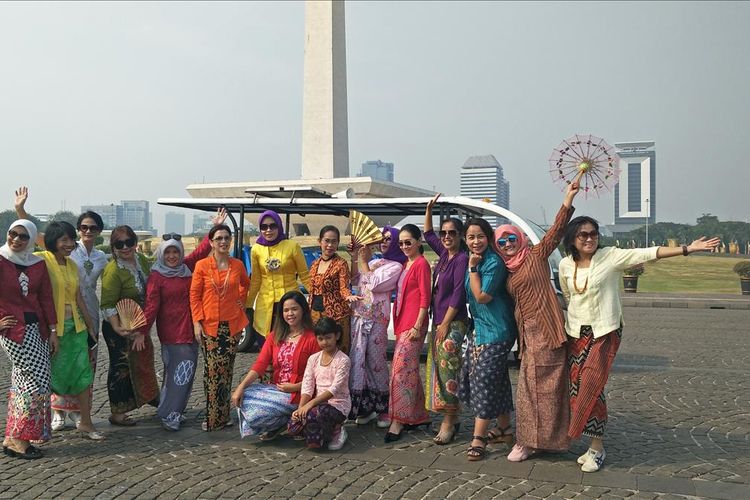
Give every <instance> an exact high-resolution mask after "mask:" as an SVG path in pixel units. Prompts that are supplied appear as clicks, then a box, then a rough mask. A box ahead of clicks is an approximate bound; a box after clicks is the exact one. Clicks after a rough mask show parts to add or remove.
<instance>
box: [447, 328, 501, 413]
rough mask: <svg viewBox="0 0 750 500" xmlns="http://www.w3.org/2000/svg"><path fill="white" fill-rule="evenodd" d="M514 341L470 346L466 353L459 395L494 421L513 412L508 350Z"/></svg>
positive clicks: (472, 342) (471, 337)
mask: <svg viewBox="0 0 750 500" xmlns="http://www.w3.org/2000/svg"><path fill="white" fill-rule="evenodd" d="M512 346H513V342H497V343H494V344H482V345H474V336H473V335H470V336H469V346H468V348H467V349H466V352H465V354H464V361H463V363H462V366H461V377H460V382H459V391H458V395H459V398H460V399H461V402H462V403H463V404H464V406H466V407H467V408H469V409H471V412H472V413H473V414H474V416H475V417H477V418H481V419H484V420H492V419H494V418H497V417H498V416H499V415H504V414H506V413H510V412H511V411H513V389H512V387H511V385H510V375H508V353H509V352H510V348H511V347H512Z"/></svg>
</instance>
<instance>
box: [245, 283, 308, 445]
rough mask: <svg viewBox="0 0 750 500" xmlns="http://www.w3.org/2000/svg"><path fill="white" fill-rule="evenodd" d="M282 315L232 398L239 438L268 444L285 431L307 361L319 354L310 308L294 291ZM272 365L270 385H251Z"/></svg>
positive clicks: (285, 301) (283, 299) (283, 300)
mask: <svg viewBox="0 0 750 500" xmlns="http://www.w3.org/2000/svg"><path fill="white" fill-rule="evenodd" d="M279 303H280V304H281V315H280V317H277V318H276V322H275V323H274V325H273V332H271V334H269V335H268V337H267V338H266V342H265V343H264V344H263V349H262V350H261V351H260V354H259V355H258V359H257V360H256V361H255V364H254V365H253V367H252V368H251V369H250V371H249V372H248V373H247V375H245V378H244V379H243V380H242V382H240V384H239V385H238V386H237V388H236V389H235V390H234V393H233V394H232V402H233V403H234V405H235V406H236V407H237V413H238V414H239V417H240V435H241V436H242V437H245V436H254V435H259V437H260V439H261V440H263V441H269V440H271V439H273V438H275V437H276V436H278V435H279V433H280V432H281V431H282V430H284V429H285V428H286V426H287V424H288V423H289V419H290V417H291V416H292V412H293V411H294V410H296V409H297V405H299V401H300V389H301V388H302V378H303V376H304V374H305V367H306V366H307V358H309V357H310V356H311V355H312V354H315V353H316V352H318V351H320V346H319V345H318V341H317V340H316V339H315V333H313V325H312V319H311V317H310V307H309V306H308V305H307V301H306V300H305V296H304V295H302V294H301V293H300V292H298V291H297V290H293V291H291V292H287V293H285V294H284V295H283V296H282V297H281V300H280V301H279ZM269 364H273V379H272V380H271V383H270V384H254V383H253V382H255V381H256V380H258V379H259V378H260V375H261V374H264V373H266V368H268V365H269Z"/></svg>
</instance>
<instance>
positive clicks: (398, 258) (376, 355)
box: [349, 226, 406, 429]
mask: <svg viewBox="0 0 750 500" xmlns="http://www.w3.org/2000/svg"><path fill="white" fill-rule="evenodd" d="M382 234H383V241H382V242H381V243H380V252H381V253H382V255H383V258H381V259H373V258H372V250H371V248H370V247H367V246H365V247H359V246H357V247H352V248H351V255H352V284H353V285H354V286H356V287H357V300H356V301H354V302H353V303H352V344H351V349H350V350H349V359H350V360H351V370H350V372H349V392H350V394H351V396H352V409H351V413H350V415H349V418H352V419H356V423H357V424H358V425H364V424H366V423H368V422H370V421H372V420H373V419H377V426H378V427H380V428H383V429H384V428H386V427H388V426H389V425H390V424H391V419H390V417H389V416H388V398H389V389H388V380H389V376H388V355H387V352H386V351H387V349H388V323H389V322H390V319H391V294H392V293H393V291H394V290H395V289H396V287H397V286H398V278H399V276H400V275H401V269H402V266H403V264H404V262H406V256H405V255H404V253H403V252H402V251H401V250H400V249H399V248H398V229H397V228H395V227H391V226H385V227H384V228H383V231H382Z"/></svg>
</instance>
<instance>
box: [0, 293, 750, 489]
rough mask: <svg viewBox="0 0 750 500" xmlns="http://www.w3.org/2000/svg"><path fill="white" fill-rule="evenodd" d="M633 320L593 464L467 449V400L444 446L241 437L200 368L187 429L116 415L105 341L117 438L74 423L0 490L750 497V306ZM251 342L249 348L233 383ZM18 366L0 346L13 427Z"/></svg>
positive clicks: (630, 312)
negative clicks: (601, 447) (213, 414)
mask: <svg viewBox="0 0 750 500" xmlns="http://www.w3.org/2000/svg"><path fill="white" fill-rule="evenodd" d="M625 321H626V323H625V328H624V333H623V343H622V345H621V347H620V353H619V355H618V358H617V361H616V364H615V368H614V370H613V373H612V374H611V377H610V381H609V384H608V393H607V398H608V404H609V413H610V422H609V426H608V429H607V436H606V443H605V444H606V449H607V460H606V463H605V467H604V468H603V469H602V471H600V472H598V473H595V474H584V473H582V472H581V471H580V468H579V467H578V466H577V465H576V464H575V459H576V457H577V456H578V455H580V454H581V453H583V452H584V451H585V449H586V444H585V443H584V442H577V443H574V444H573V445H572V446H571V449H570V451H569V452H568V453H564V454H539V455H537V456H535V457H534V458H532V459H530V460H528V461H526V462H524V463H521V464H511V463H509V462H508V461H507V460H506V458H505V457H506V455H507V453H508V451H509V450H508V449H507V448H506V447H505V446H492V445H491V447H490V449H491V453H490V454H489V457H488V458H487V459H486V460H484V461H482V462H468V461H467V460H466V453H465V452H466V448H467V446H468V441H469V439H470V436H471V427H472V419H471V417H470V415H468V414H466V413H464V414H463V415H462V428H461V432H460V433H459V435H458V437H457V439H456V441H455V442H454V443H452V444H451V445H448V446H436V445H434V444H433V443H432V433H430V432H427V431H424V430H417V431H410V432H408V433H406V437H405V438H404V439H403V440H401V441H399V442H397V443H394V444H392V445H386V444H385V443H383V434H384V431H383V430H381V429H377V428H376V427H375V426H374V425H367V426H361V427H358V426H356V425H354V424H347V429H348V431H349V435H350V441H349V442H348V443H347V445H346V446H345V447H344V449H343V450H341V451H339V452H329V451H322V452H312V451H309V450H306V449H304V447H303V446H302V444H301V443H300V442H297V441H293V440H291V439H286V438H280V439H277V440H276V441H273V442H270V443H260V442H258V441H257V440H256V439H254V438H248V439H244V440H242V439H240V437H239V433H238V432H237V428H236V427H232V428H228V429H225V430H222V431H219V432H211V433H206V432H202V431H201V430H200V425H201V422H202V419H203V404H204V396H203V384H202V373H201V370H199V371H198V374H197V377H196V382H195V386H194V388H193V396H192V398H191V400H190V403H189V405H188V412H187V416H188V420H187V421H186V422H185V425H184V427H183V429H182V430H181V431H179V432H169V431H166V430H164V429H162V427H161V426H160V425H159V422H158V420H157V418H156V414H155V409H154V408H151V407H144V408H142V409H140V410H138V411H135V412H133V414H132V415H133V417H134V418H135V419H136V420H137V421H138V425H137V426H135V427H133V428H120V427H113V426H111V425H110V424H109V423H108V422H107V421H106V418H107V416H108V415H109V405H108V402H107V393H106V366H107V353H106V348H105V347H104V345H103V344H101V349H100V354H99V367H98V369H97V374H96V382H95V401H94V409H95V422H96V423H97V425H98V427H99V428H100V430H103V431H105V432H107V436H108V439H107V440H106V441H105V442H103V443H95V442H92V441H88V440H85V439H83V438H82V437H80V436H78V435H77V434H76V432H75V431H74V430H72V429H68V430H65V431H61V432H55V433H53V440H52V441H51V442H50V443H48V444H45V445H43V446H42V449H43V450H44V452H45V457H44V458H43V459H41V460H37V461H32V462H27V461H21V460H17V459H10V458H7V457H5V456H3V457H2V458H0V498H52V497H60V498H102V499H106V498H122V499H127V498H155V497H159V498H178V497H179V498H291V497H312V496H315V497H320V498H341V499H349V498H351V499H353V498H364V499H379V498H408V499H418V498H478V499H484V498H493V497H496V496H504V497H511V498H519V497H529V498H579V497H580V498H585V497H591V498H685V497H706V498H750V326H749V325H750V311H748V310H729V309H727V310H712V309H688V308H683V309H676V308H672V309H666V308H635V307H626V308H625ZM255 356H256V355H255V354H239V355H238V357H237V361H236V364H235V367H236V369H235V384H236V382H237V381H238V380H239V378H240V377H241V376H242V375H243V374H244V373H245V372H246V371H247V369H248V368H249V367H250V365H251V363H252V361H253V360H254V359H255ZM201 362H202V361H201ZM160 369H161V362H160V360H158V359H157V371H158V370H160ZM9 371H10V367H9V362H8V360H7V357H5V356H4V355H0V391H1V393H2V394H0V425H2V426H3V428H4V425H5V407H6V394H7V388H8V384H9V379H10V373H9ZM511 377H512V380H513V383H514V384H515V381H516V378H517V371H516V370H515V369H514V370H511ZM434 420H435V422H436V423H437V422H438V421H439V420H438V418H437V416H435V418H434Z"/></svg>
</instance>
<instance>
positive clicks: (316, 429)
mask: <svg viewBox="0 0 750 500" xmlns="http://www.w3.org/2000/svg"><path fill="white" fill-rule="evenodd" d="M344 420H346V416H345V415H344V414H343V413H341V412H340V411H339V410H338V409H337V408H335V407H333V406H331V405H329V404H327V403H322V404H319V405H318V406H315V407H313V408H310V411H308V412H307V415H305V420H304V422H301V421H297V422H289V427H288V429H289V435H291V436H297V435H300V434H303V435H304V436H305V443H306V444H307V447H308V448H322V447H323V445H325V444H327V443H330V442H331V439H333V436H334V434H335V433H336V431H340V430H341V424H343V423H344Z"/></svg>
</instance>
